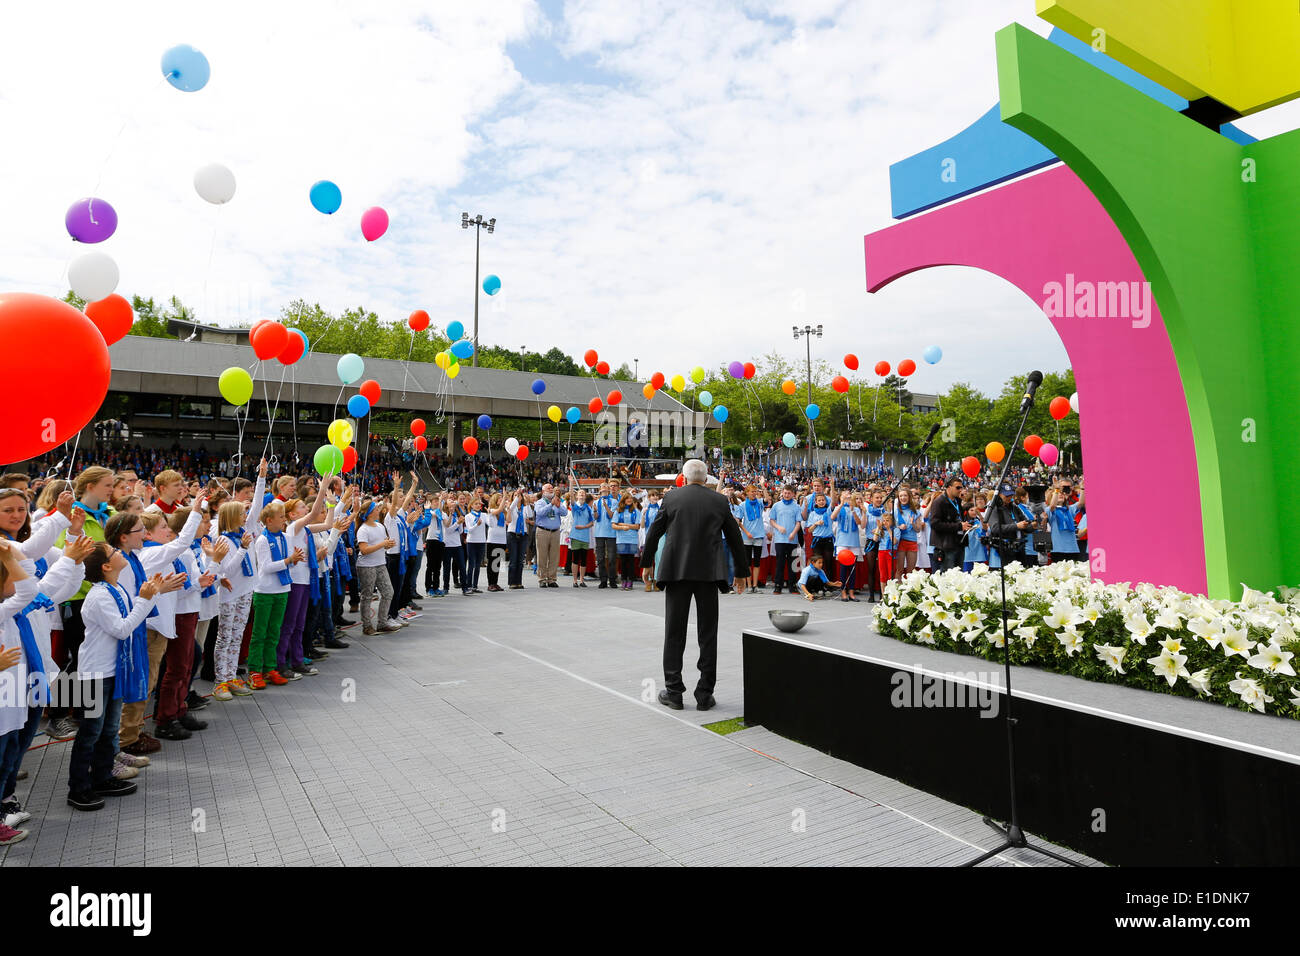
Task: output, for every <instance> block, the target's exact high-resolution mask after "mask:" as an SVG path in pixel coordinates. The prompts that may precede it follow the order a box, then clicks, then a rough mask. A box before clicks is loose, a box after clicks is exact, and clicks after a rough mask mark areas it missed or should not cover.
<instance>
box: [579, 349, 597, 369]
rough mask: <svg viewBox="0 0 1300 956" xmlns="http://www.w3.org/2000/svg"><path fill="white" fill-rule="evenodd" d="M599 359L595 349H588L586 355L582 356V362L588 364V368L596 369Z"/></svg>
mask: <svg viewBox="0 0 1300 956" xmlns="http://www.w3.org/2000/svg"><path fill="white" fill-rule="evenodd" d="M599 358H600V356H599V355H597V354H596V350H595V349H587V351H586V354H584V355H583V356H582V360H583V361H584V362H586V363H587V367H588V368H594V367H595V365H596V362H597V361H598V360H599Z"/></svg>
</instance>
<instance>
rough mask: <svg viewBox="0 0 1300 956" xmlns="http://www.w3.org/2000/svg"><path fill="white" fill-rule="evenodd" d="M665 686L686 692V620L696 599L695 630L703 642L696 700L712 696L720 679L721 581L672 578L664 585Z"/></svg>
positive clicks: (670, 690)
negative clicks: (683, 671)
mask: <svg viewBox="0 0 1300 956" xmlns="http://www.w3.org/2000/svg"><path fill="white" fill-rule="evenodd" d="M663 587H664V686H665V688H666V689H667V691H668V693H669V694H671V695H673V696H674V697H681V696H682V695H683V694H684V693H686V685H685V684H684V683H682V655H683V654H684V653H685V651H686V622H687V621H688V620H689V618H690V614H691V600H692V598H693V599H694V600H695V633H696V638H697V640H698V641H699V645H700V659H699V662H698V664H697V665H696V666H697V667H698V668H699V671H700V680H699V683H697V684H696V685H695V699H696V700H699V699H701V698H703V697H708V696H709V695H710V694H712V693H713V686H714V684H715V683H716V682H717V679H718V583H717V582H716V581H669V582H668V583H666V584H665V585H664V586H663Z"/></svg>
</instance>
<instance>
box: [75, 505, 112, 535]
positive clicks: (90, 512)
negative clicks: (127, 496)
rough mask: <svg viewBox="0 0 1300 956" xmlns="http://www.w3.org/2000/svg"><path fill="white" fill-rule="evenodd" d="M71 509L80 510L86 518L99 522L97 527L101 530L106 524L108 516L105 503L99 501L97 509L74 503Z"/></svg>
mask: <svg viewBox="0 0 1300 956" xmlns="http://www.w3.org/2000/svg"><path fill="white" fill-rule="evenodd" d="M72 507H74V508H80V509H81V510H82V511H84V512H85V513H86V515H87V517H90V518H94V519H95V520H96V521H98V522H99V526H100V527H101V528H102V527H104V525H106V524H108V518H109V514H108V502H107V501H101V502H100V503H99V507H97V508H88V507H86V506H85V505H84V504H82V503H81V502H80V501H77V502H74V503H73V505H72Z"/></svg>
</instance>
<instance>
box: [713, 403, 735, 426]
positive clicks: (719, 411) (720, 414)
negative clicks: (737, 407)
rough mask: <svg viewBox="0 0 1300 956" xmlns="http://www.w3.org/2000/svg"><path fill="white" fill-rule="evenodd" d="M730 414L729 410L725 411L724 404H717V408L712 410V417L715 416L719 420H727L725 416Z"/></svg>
mask: <svg viewBox="0 0 1300 956" xmlns="http://www.w3.org/2000/svg"><path fill="white" fill-rule="evenodd" d="M730 414H731V412H729V411H727V406H726V405H719V406H718V407H717V408H715V409H714V410H713V417H714V418H716V419H717V420H718V421H719V422H725V421H726V420H727V416H728V415H730Z"/></svg>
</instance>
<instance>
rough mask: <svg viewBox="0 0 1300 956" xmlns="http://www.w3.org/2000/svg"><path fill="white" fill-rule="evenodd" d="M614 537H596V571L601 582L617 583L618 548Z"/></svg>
mask: <svg viewBox="0 0 1300 956" xmlns="http://www.w3.org/2000/svg"><path fill="white" fill-rule="evenodd" d="M616 540H617V539H615V538H597V539H596V571H597V573H598V574H599V575H600V583H601V584H617V583H618V550H617V548H615V547H614V544H615V541H616Z"/></svg>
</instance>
